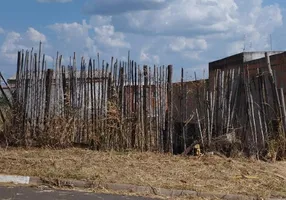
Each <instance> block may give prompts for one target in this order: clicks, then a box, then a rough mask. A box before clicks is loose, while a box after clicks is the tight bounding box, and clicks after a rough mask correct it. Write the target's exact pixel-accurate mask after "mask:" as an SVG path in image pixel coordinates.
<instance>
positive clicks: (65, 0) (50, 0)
mask: <svg viewBox="0 0 286 200" xmlns="http://www.w3.org/2000/svg"><path fill="white" fill-rule="evenodd" d="M37 2H39V3H68V2H72V0H37Z"/></svg>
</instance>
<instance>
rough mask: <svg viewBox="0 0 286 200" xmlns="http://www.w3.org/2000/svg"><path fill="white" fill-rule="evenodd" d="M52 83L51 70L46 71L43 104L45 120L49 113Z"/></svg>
mask: <svg viewBox="0 0 286 200" xmlns="http://www.w3.org/2000/svg"><path fill="white" fill-rule="evenodd" d="M52 82H53V70H52V69H48V72H47V77H46V102H45V104H46V105H45V117H46V120H47V118H48V117H49V112H50V106H51V105H50V104H51V90H52ZM46 120H45V121H46Z"/></svg>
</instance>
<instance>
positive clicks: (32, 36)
mask: <svg viewBox="0 0 286 200" xmlns="http://www.w3.org/2000/svg"><path fill="white" fill-rule="evenodd" d="M26 35H27V37H28V38H29V40H31V41H33V42H40V41H41V42H46V41H47V39H46V36H45V35H44V34H42V33H40V32H39V31H37V30H36V29H34V28H31V27H30V28H28V30H27V32H26Z"/></svg>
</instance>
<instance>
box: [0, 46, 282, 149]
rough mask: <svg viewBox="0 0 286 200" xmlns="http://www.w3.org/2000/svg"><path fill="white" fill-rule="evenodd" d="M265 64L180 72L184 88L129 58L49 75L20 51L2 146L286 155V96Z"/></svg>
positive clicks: (168, 70) (38, 58) (41, 60)
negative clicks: (201, 76)
mask: <svg viewBox="0 0 286 200" xmlns="http://www.w3.org/2000/svg"><path fill="white" fill-rule="evenodd" d="M40 49H41V48H40ZM266 59H267V61H268V65H267V67H266V68H261V69H259V70H257V72H256V73H255V76H250V75H249V70H248V68H247V66H241V67H240V68H237V69H226V70H217V71H216V74H215V76H214V77H210V79H209V80H200V81H193V82H185V81H184V71H183V69H182V73H181V82H179V83H173V82H172V79H173V67H172V65H169V66H167V67H164V66H161V67H157V66H153V67H149V66H145V65H144V66H139V65H138V64H137V63H136V62H135V61H133V60H130V58H129V56H128V61H127V62H123V61H118V60H115V59H113V58H111V61H110V63H107V62H105V61H100V58H99V55H98V56H97V59H96V60H92V59H89V60H85V59H84V58H81V60H80V62H77V60H76V55H75V54H74V56H73V58H71V59H70V64H69V65H68V66H64V65H62V56H60V55H59V54H57V57H56V60H55V66H54V68H53V69H48V68H47V66H46V61H45V55H42V54H41V50H40V51H39V52H38V53H33V52H32V51H31V52H29V51H26V52H24V51H21V52H18V64H17V75H16V83H15V91H14V93H13V99H12V100H11V102H12V103H11V104H12V105H13V106H12V110H13V114H12V115H11V118H10V120H7V119H6V120H5V121H6V125H5V134H4V138H5V139H6V140H7V141H8V143H11V144H16V145H36V146H37V145H41V146H42V145H48V146H56V147H66V146H70V145H74V144H80V145H86V146H90V147H91V148H95V149H101V150H110V149H115V150H118V151H120V150H126V149H138V150H142V151H160V152H171V153H181V152H182V151H185V150H187V147H188V146H190V145H191V144H192V143H193V142H194V141H198V142H199V143H201V145H202V147H203V148H204V149H210V148H214V147H213V146H216V142H217V141H221V138H222V137H224V138H227V140H228V141H230V143H231V144H233V143H235V142H238V143H239V144H240V148H242V149H244V150H246V151H247V152H249V153H250V154H258V153H259V152H260V151H261V150H263V149H267V148H268V149H269V147H270V146H271V145H270V143H271V141H276V143H275V144H276V145H272V147H273V146H275V147H273V148H276V149H275V150H276V151H280V152H281V151H282V152H283V153H284V152H285V146H284V149H283V147H281V145H280V146H279V145H278V144H277V141H283V140H281V138H283V139H284V140H285V129H286V128H285V127H286V118H285V116H286V115H285V101H284V92H283V89H282V88H277V86H276V84H275V77H274V76H273V72H272V70H271V65H270V63H269V57H268V55H267V56H266ZM78 63H80V68H78V67H77V66H78ZM0 111H1V110H0ZM7 121H9V123H8V122H7ZM278 138H279V139H278ZM283 144H284V145H285V141H284V143H283Z"/></svg>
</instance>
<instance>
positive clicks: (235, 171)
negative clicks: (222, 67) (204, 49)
mask: <svg viewBox="0 0 286 200" xmlns="http://www.w3.org/2000/svg"><path fill="white" fill-rule="evenodd" d="M0 173H2V174H15V175H29V176H39V177H44V178H68V179H79V180H96V181H102V182H111V183H129V184H137V185H151V186H154V187H162V188H174V189H190V190H196V191H205V192H206V191H207V192H216V193H236V194H251V195H259V196H263V197H266V196H270V195H272V196H283V197H286V162H277V163H265V162H259V161H250V160H246V159H227V158H221V157H217V156H203V157H200V158H195V157H182V156H172V155H167V154H165V155H162V154H156V153H138V152H126V153H116V152H95V151H90V150H82V149H75V148H74V149H65V150H50V149H28V150H27V149H7V150H4V149H0Z"/></svg>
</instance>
